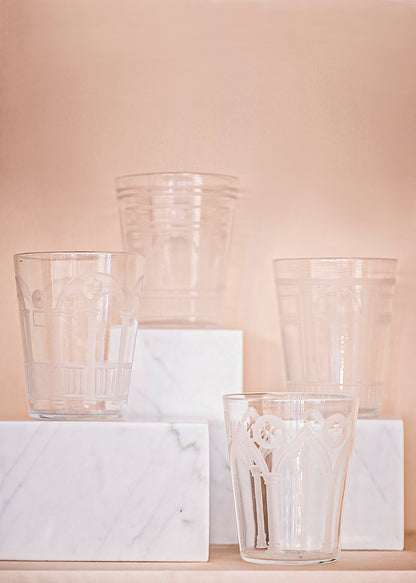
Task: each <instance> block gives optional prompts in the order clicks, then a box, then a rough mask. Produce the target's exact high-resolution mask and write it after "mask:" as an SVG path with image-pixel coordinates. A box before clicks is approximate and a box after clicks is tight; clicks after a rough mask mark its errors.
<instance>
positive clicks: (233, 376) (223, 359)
mask: <svg viewBox="0 0 416 583" xmlns="http://www.w3.org/2000/svg"><path fill="white" fill-rule="evenodd" d="M242 390H243V333H242V331H240V330H151V329H142V330H139V332H138V336H137V345H136V352H135V360H134V364H133V372H132V381H131V387H130V393H129V404H128V410H127V415H126V418H127V419H143V418H156V419H158V418H161V417H165V416H178V417H186V416H193V417H195V416H201V417H204V418H207V419H208V420H209V425H210V450H211V456H210V457H211V468H210V476H211V478H210V483H211V488H210V512H211V518H210V542H211V543H213V544H230V543H235V542H236V532H237V527H236V520H235V512H234V500H233V493H232V485H231V473H230V466H229V461H228V452H227V444H226V437H225V426H224V412H223V403H222V397H223V395H224V394H226V393H241V392H242Z"/></svg>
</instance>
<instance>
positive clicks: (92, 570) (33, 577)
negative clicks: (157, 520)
mask: <svg viewBox="0 0 416 583" xmlns="http://www.w3.org/2000/svg"><path fill="white" fill-rule="evenodd" d="M35 581H41V582H42V583H49V582H50V583H52V582H54V583H56V582H60V581H62V582H64V583H78V582H79V583H81V582H82V583H95V582H97V583H98V582H99V583H110V582H111V583H113V582H115V583H117V582H118V581H120V582H123V583H136V582H140V583H147V582H149V583H162V582H163V583H170V582H172V583H177V582H181V583H186V582H188V581H189V582H192V583H205V582H210V583H211V582H214V581H215V582H217V583H221V582H224V583H231V582H233V583H248V582H250V583H256V582H261V583H269V582H270V583H272V582H273V583H278V582H280V581H281V582H285V583H296V582H306V581H307V582H308V583H315V582H319V583H327V582H334V581H336V582H337V583H343V582H344V581H354V583H360V582H364V581H365V582H371V583H383V582H386V583H392V582H395V581H398V582H400V583H407V582H412V583H415V582H416V533H414V534H410V535H408V536H407V537H406V544H405V549H404V551H343V552H342V553H341V557H340V559H339V560H338V561H336V562H334V563H330V564H326V565H308V566H293V567H292V566H279V567H276V566H269V565H254V564H251V563H246V562H245V561H242V560H241V559H240V554H239V551H238V548H237V547H236V546H225V545H224V546H223V545H212V546H211V548H210V559H209V561H208V562H207V563H105V562H104V563H87V562H34V561H31V562H26V561H0V582H1V583H33V582H35Z"/></svg>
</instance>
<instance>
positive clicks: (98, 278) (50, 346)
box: [14, 252, 144, 419]
mask: <svg viewBox="0 0 416 583" xmlns="http://www.w3.org/2000/svg"><path fill="white" fill-rule="evenodd" d="M14 261H15V272H16V286H17V297H18V302H19V309H20V321H21V327H22V338H23V346H24V360H25V374H26V389H27V395H28V401H29V414H30V416H31V417H35V418H39V419H79V418H82V419H88V418H96V417H97V418H100V419H101V418H107V417H108V418H117V417H121V416H122V414H123V411H124V408H125V406H126V404H127V397H128V391H129V385H130V374H131V368H132V363H133V353H134V346H135V341H136V330H137V322H138V310H139V301H140V294H141V288H142V281H143V263H144V259H143V256H141V255H139V254H137V253H122V252H121V253H104V252H50V253H22V254H19V255H15V256H14Z"/></svg>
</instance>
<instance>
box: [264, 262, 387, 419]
mask: <svg viewBox="0 0 416 583" xmlns="http://www.w3.org/2000/svg"><path fill="white" fill-rule="evenodd" d="M396 265H397V260H396V259H368V258H367V259H366V258H320V259H277V260H275V261H274V273H275V281H276V289H277V298H278V305H279V313H280V327H281V333H282V342H283V350H284V356H285V364H286V377H287V383H288V389H289V390H294V391H318V392H319V391H322V390H324V391H327V392H338V391H340V392H345V393H347V394H354V395H356V396H358V397H359V398H360V413H359V414H360V416H362V417H374V416H377V415H378V414H379V413H380V412H381V408H382V402H383V389H384V379H385V370H386V366H387V364H388V354H389V341H390V324H391V316H392V303H393V295H394V289H395V282H396V279H395V273H396Z"/></svg>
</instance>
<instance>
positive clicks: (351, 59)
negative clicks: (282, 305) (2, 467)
mask: <svg viewBox="0 0 416 583" xmlns="http://www.w3.org/2000/svg"><path fill="white" fill-rule="evenodd" d="M1 21H2V22H1V27H2V35H1V36H2V38H1V57H2V62H1V67H2V77H1V79H2V87H1V98H0V99H1V115H2V118H1V165H2V191H1V225H2V226H1V256H0V276H1V281H2V287H3V294H2V302H1V307H0V310H1V312H0V313H1V323H2V332H1V335H0V361H1V363H0V364H1V368H0V375H1V376H0V378H1V383H0V416H1V417H2V418H4V419H14V418H24V417H25V416H26V400H25V389H24V376H23V361H22V350H21V342H20V330H19V324H18V317H17V305H16V299H15V287H14V275H13V265H12V254H13V253H16V252H19V251H36V250H51V249H55V250H59V249H60V250H65V249H109V250H117V249H120V248H121V238H120V233H119V224H118V215H117V207H116V201H115V196H114V191H113V178H114V176H116V175H119V174H124V173H130V172H146V171H153V172H155V171H164V170H193V171H198V170H199V171H205V172H224V173H229V174H235V175H237V176H239V177H240V179H241V184H242V196H241V199H240V202H239V207H238V213H237V221H236V226H235V230H234V237H233V246H232V254H231V264H230V271H229V278H228V291H227V297H226V302H225V311H224V321H223V324H224V326H225V327H231V328H242V329H243V330H244V332H245V388H246V389H247V390H250V389H251V390H253V389H268V390H273V389H279V388H281V387H282V386H283V376H284V371H283V363H282V351H281V346H280V339H279V327H278V317H277V307H276V300H275V295H274V287H273V279H272V271H271V261H272V259H273V258H275V257H291V256H305V255H306V256H320V255H325V256H328V255H335V256H337V255H339V256H349V255H351V256H354V255H360V256H387V257H397V258H398V259H399V271H400V273H399V279H398V290H397V303H396V317H395V321H394V330H393V335H394V343H393V351H392V363H391V367H390V373H389V386H388V394H387V396H386V404H385V412H386V413H387V414H397V415H401V416H402V417H403V419H404V421H405V438H406V444H405V445H406V484H407V488H406V526H407V529H409V530H410V529H416V497H415V496H412V495H411V489H412V484H413V485H414V484H415V483H416V391H415V386H414V383H415V381H414V377H415V375H414V369H415V366H414V365H415V362H416V350H415V347H416V192H415V187H416V164H415V153H416V3H415V2H411V1H407V2H406V1H402V2H400V1H383V0H375V1H366V0H331V1H329V0H328V1H325V0H304V1H302V0H271V1H269V2H262V1H261V0H257V1H252V2H250V1H246V2H233V1H228V2H226V1H223V2H219V1H210V2H205V1H198V0H196V1H194V2H183V3H178V2H173V1H168V0H165V1H158V0H152V1H148V2H144V1H140V0H123V1H121V0H1ZM386 471H388V468H386Z"/></svg>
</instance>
